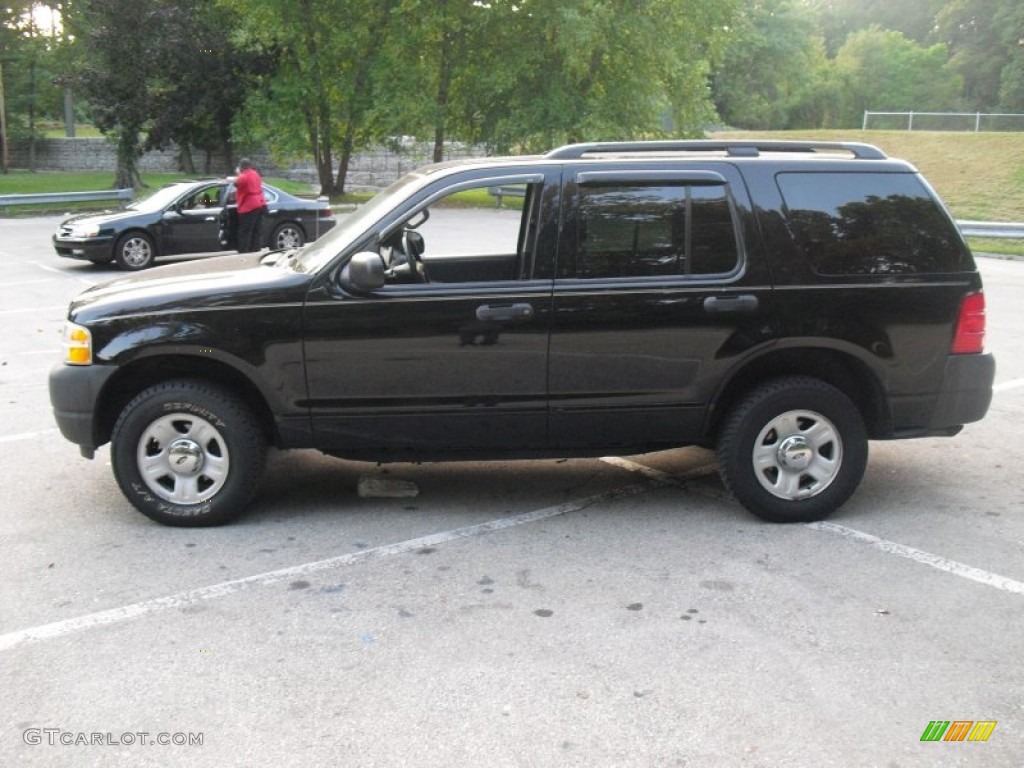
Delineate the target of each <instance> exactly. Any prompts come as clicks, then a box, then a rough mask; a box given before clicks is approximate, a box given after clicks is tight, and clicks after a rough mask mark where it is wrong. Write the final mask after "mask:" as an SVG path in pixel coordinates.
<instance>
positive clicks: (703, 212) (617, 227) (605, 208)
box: [576, 184, 738, 278]
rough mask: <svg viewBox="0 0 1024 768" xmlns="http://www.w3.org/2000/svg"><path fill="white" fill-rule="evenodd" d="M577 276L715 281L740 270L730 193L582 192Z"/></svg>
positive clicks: (646, 188) (666, 189)
mask: <svg viewBox="0 0 1024 768" xmlns="http://www.w3.org/2000/svg"><path fill="white" fill-rule="evenodd" d="M577 254H578V255H577V264H576V276H577V277H582V278H607V277H654V276H665V275H708V274H719V273H724V272H730V271H731V270H733V269H734V268H735V267H736V264H737V260H738V248H737V245H736V233H735V229H734V227H733V217H732V211H731V207H730V205H729V199H728V196H727V194H726V190H725V187H723V186H719V185H713V186H687V185H682V184H680V185H642V186H641V185H634V186H606V185H589V184H588V185H582V186H581V187H580V228H579V247H578V249H577Z"/></svg>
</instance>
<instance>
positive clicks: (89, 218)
mask: <svg viewBox="0 0 1024 768" xmlns="http://www.w3.org/2000/svg"><path fill="white" fill-rule="evenodd" d="M143 214H144V212H143V211H131V210H125V211H104V212H103V213H83V214H80V215H78V216H72V217H71V218H69V219H64V220H63V221H62V222H61V223H60V226H61V227H70V226H74V225H77V224H97V225H99V226H100V227H104V226H106V225H108V224H114V223H116V222H118V221H126V220H128V219H132V218H135V217H136V216H140V215H143Z"/></svg>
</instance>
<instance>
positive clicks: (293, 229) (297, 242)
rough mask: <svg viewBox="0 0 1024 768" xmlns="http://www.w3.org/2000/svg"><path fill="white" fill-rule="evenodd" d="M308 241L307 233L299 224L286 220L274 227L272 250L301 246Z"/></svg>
mask: <svg viewBox="0 0 1024 768" xmlns="http://www.w3.org/2000/svg"><path fill="white" fill-rule="evenodd" d="M305 242H306V233H305V232H303V231H302V227H300V226H299V225H298V224H293V223H291V222H285V223H284V224H279V225H278V226H277V227H275V228H274V234H273V235H271V236H270V250H272V251H281V250H284V249H285V248H301V247H302V245H303V244H304V243H305Z"/></svg>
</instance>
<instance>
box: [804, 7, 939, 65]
mask: <svg viewBox="0 0 1024 768" xmlns="http://www.w3.org/2000/svg"><path fill="white" fill-rule="evenodd" d="M946 2H947V0H895V1H894V0H806V4H807V5H808V7H809V8H811V9H812V10H813V11H814V12H815V13H816V14H817V16H818V18H819V25H820V29H821V32H822V34H824V36H825V45H826V50H827V51H828V55H829V56H830V57H834V56H835V55H836V54H837V53H838V52H839V49H840V48H842V47H843V44H844V43H845V42H846V39H847V37H849V36H850V35H851V34H853V33H854V32H858V31H860V30H862V29H867V28H868V27H871V26H878V27H881V28H882V29H892V30H895V31H897V32H901V33H903V36H904V37H906V38H908V39H910V40H913V41H914V42H916V43H920V44H922V45H924V44H926V43H930V42H933V40H932V38H933V36H934V33H935V25H936V16H937V15H938V13H939V11H940V10H941V9H942V7H943V5H945V3H946Z"/></svg>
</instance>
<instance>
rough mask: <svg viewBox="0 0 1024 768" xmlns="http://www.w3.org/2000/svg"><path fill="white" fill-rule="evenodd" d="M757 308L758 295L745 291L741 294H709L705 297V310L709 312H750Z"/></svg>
mask: <svg viewBox="0 0 1024 768" xmlns="http://www.w3.org/2000/svg"><path fill="white" fill-rule="evenodd" d="M756 310H757V296H754V295H752V294H749V293H744V294H742V295H740V296H708V297H707V298H706V299H704V311H705V312H707V313H708V314H712V315H714V314H722V313H728V312H741V313H748V312H754V311H756Z"/></svg>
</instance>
